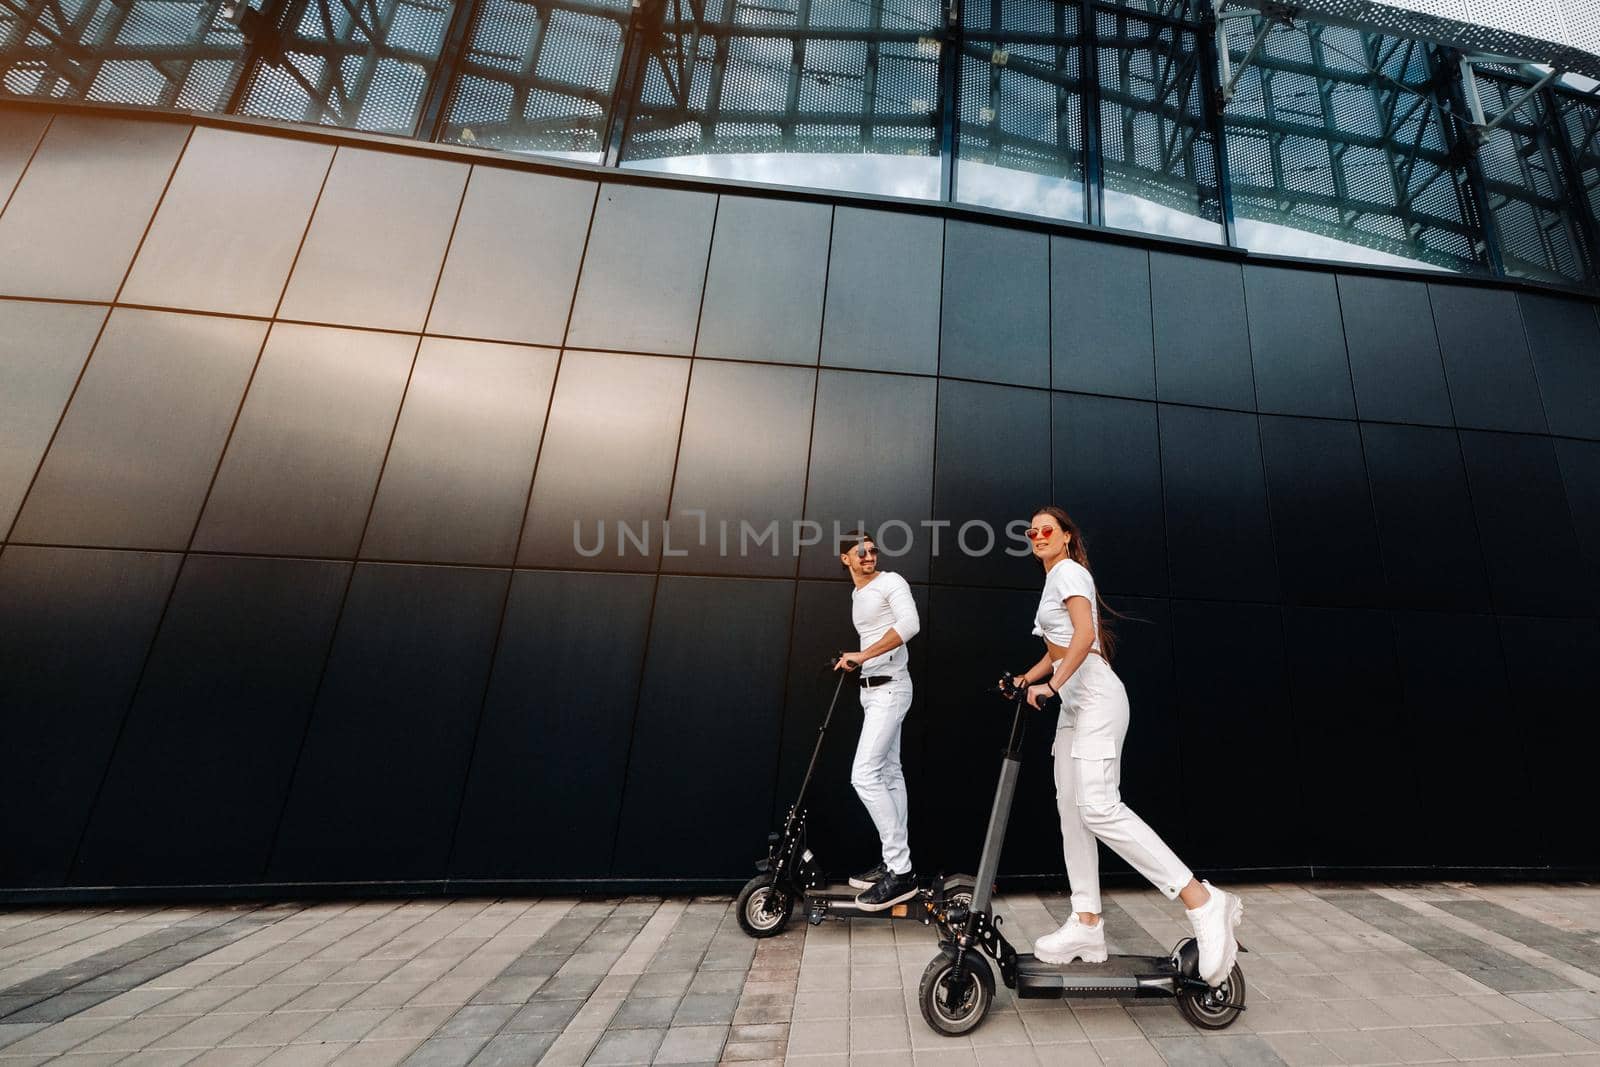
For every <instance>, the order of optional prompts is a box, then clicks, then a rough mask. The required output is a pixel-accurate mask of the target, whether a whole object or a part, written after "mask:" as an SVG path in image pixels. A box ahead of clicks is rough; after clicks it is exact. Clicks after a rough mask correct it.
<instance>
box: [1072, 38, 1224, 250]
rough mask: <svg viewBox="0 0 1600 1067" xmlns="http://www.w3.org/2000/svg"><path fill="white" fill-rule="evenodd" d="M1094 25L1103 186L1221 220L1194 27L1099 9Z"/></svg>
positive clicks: (1206, 219)
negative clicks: (1098, 82)
mask: <svg viewBox="0 0 1600 1067" xmlns="http://www.w3.org/2000/svg"><path fill="white" fill-rule="evenodd" d="M1095 32H1096V44H1097V46H1098V47H1097V52H1098V57H1097V58H1098V65H1099V72H1100V139H1101V154H1102V157H1103V166H1104V174H1105V177H1104V180H1105V188H1106V189H1107V190H1108V191H1112V192H1117V193H1124V194H1127V195H1128V196H1131V197H1133V198H1135V199H1137V200H1142V201H1148V202H1150V203H1153V204H1157V205H1161V206H1164V207H1167V208H1170V209H1174V210H1176V211H1178V212H1181V213H1183V214H1185V215H1191V216H1193V217H1195V218H1197V219H1199V220H1201V221H1203V222H1207V223H1215V224H1220V223H1221V220H1222V197H1221V191H1220V189H1219V188H1218V182H1217V150H1216V143H1215V138H1214V136H1213V134H1212V132H1211V130H1210V129H1209V128H1208V124H1207V121H1206V115H1205V105H1204V96H1203V79H1202V77H1201V74H1200V53H1199V41H1198V39H1197V37H1196V35H1195V33H1194V31H1193V30H1189V29H1185V28H1180V27H1177V26H1175V25H1172V24H1168V23H1159V22H1150V21H1147V20H1145V19H1143V18H1140V17H1137V16H1134V15H1132V14H1128V13H1124V12H1120V11H1108V10H1104V9H1102V10H1100V11H1097V12H1096V14H1095Z"/></svg>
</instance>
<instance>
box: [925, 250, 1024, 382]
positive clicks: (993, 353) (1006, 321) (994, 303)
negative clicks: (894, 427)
mask: <svg viewBox="0 0 1600 1067" xmlns="http://www.w3.org/2000/svg"><path fill="white" fill-rule="evenodd" d="M939 373H940V374H943V375H946V376H949V377H954V378H977V379H980V380H982V381H991V382H1004V383H1006V384H1008V385H1034V386H1048V385H1049V384H1050V245H1049V241H1048V239H1047V238H1046V237H1045V236H1044V235H1043V234H1038V233H1028V232H1027V231H1025V230H1010V229H1001V228H999V227H997V226H980V225H978V224H976V223H971V222H948V223H946V224H945V239H944V310H943V314H942V321H941V328H940V347H939Z"/></svg>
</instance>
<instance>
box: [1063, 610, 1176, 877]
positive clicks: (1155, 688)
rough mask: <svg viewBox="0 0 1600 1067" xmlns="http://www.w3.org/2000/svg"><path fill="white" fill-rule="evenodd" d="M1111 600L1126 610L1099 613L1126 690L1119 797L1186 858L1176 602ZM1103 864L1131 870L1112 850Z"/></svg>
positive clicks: (1102, 857) (1106, 866)
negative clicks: (1174, 619)
mask: <svg viewBox="0 0 1600 1067" xmlns="http://www.w3.org/2000/svg"><path fill="white" fill-rule="evenodd" d="M1106 603H1107V604H1108V605H1109V606H1110V607H1111V609H1112V610H1114V611H1119V612H1121V613H1122V614H1123V615H1124V616H1125V617H1124V618H1120V619H1119V618H1116V617H1114V616H1112V615H1110V614H1109V613H1106V614H1103V615H1102V616H1101V619H1100V626H1101V629H1102V630H1104V631H1109V632H1110V633H1111V634H1112V637H1113V645H1112V653H1111V662H1112V665H1113V669H1114V670H1116V672H1117V677H1118V678H1121V679H1122V684H1123V687H1124V688H1126V689H1127V691H1128V705H1129V715H1130V725H1129V728H1128V736H1127V738H1126V739H1125V740H1124V742H1123V745H1122V799H1123V800H1124V801H1126V802H1127V804H1128V806H1129V807H1131V808H1133V810H1134V811H1136V812H1138V813H1139V815H1140V817H1141V818H1143V819H1144V820H1145V821H1146V822H1148V823H1149V824H1150V825H1151V826H1152V827H1153V828H1154V829H1155V831H1156V832H1157V833H1159V834H1160V835H1161V839H1162V840H1163V841H1165V842H1166V843H1167V844H1168V845H1170V846H1172V848H1173V849H1174V850H1176V851H1177V853H1178V855H1179V856H1187V855H1188V848H1189V825H1190V823H1191V821H1192V820H1191V819H1190V817H1189V815H1190V811H1191V809H1190V808H1189V807H1188V805H1187V804H1185V802H1184V800H1183V798H1182V797H1181V796H1180V795H1179V791H1178V790H1177V789H1175V788H1174V785H1175V784H1176V783H1178V782H1181V781H1183V761H1182V759H1181V754H1182V743H1181V742H1182V736H1183V729H1182V722H1181V721H1180V719H1179V715H1178V712H1179V706H1178V692H1179V691H1178V687H1177V685H1176V681H1175V675H1174V673H1173V670H1174V667H1173V661H1172V604H1171V602H1170V601H1167V600H1156V599H1153V598H1145V597H1111V598H1107V600H1106ZM1036 640H1037V639H1036ZM1056 836H1057V838H1059V837H1060V834H1059V833H1057V835H1056ZM1057 844H1058V845H1059V844H1060V842H1059V840H1058V841H1057ZM1101 864H1102V869H1104V870H1131V868H1129V867H1127V865H1126V864H1124V863H1123V862H1122V861H1121V859H1120V858H1119V857H1116V856H1115V855H1114V854H1112V853H1110V850H1104V851H1102V852H1101ZM1047 869H1048V868H1047ZM1140 884H1141V885H1142V884H1143V882H1142V881H1141V883H1140Z"/></svg>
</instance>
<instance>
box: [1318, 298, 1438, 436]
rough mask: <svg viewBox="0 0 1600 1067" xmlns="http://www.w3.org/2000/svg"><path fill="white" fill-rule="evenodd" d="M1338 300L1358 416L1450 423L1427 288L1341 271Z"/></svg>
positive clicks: (1386, 419)
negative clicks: (1342, 318) (1342, 272)
mask: <svg viewBox="0 0 1600 1067" xmlns="http://www.w3.org/2000/svg"><path fill="white" fill-rule="evenodd" d="M1339 305H1340V310H1341V311H1342V312H1343V317H1344V335H1345V343H1346V345H1347V346H1348V348H1349V354H1350V375H1351V378H1352V379H1353V380H1354V382H1355V389H1356V409H1357V410H1358V411H1359V412H1360V415H1361V417H1362V418H1363V419H1379V420H1383V421H1389V422H1421V423H1431V424H1433V425H1435V426H1449V425H1451V414H1450V392H1449V390H1448V389H1447V388H1446V386H1445V384H1444V365H1443V364H1442V363H1441V362H1440V358H1439V341H1438V338H1437V337H1436V336H1435V335H1434V330H1433V311H1432V308H1431V307H1430V306H1429V303H1428V287H1427V286H1426V285H1424V284H1423V283H1422V282H1402V281H1393V280H1391V279H1388V278H1363V277H1357V276H1355V275H1351V274H1341V275H1339Z"/></svg>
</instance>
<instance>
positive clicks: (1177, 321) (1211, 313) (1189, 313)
mask: <svg viewBox="0 0 1600 1067" xmlns="http://www.w3.org/2000/svg"><path fill="white" fill-rule="evenodd" d="M1150 288H1151V299H1152V301H1153V303H1154V317H1155V346H1156V392H1157V396H1159V397H1160V398H1161V399H1162V400H1164V401H1167V402H1169V403H1178V404H1207V405H1212V406H1215V407H1225V408H1241V409H1243V410H1246V411H1250V410H1253V409H1254V408H1255V406H1256V394H1255V387H1254V385H1253V383H1252V381H1251V376H1250V373H1251V372H1250V329H1249V325H1248V323H1247V321H1246V318H1245V302H1244V279H1243V274H1242V272H1241V270H1240V267H1239V264H1237V263H1228V262H1224V261H1219V260H1210V259H1197V258H1195V257H1193V256H1184V255H1175V254H1172V253H1169V252H1152V253H1151V254H1150Z"/></svg>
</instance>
